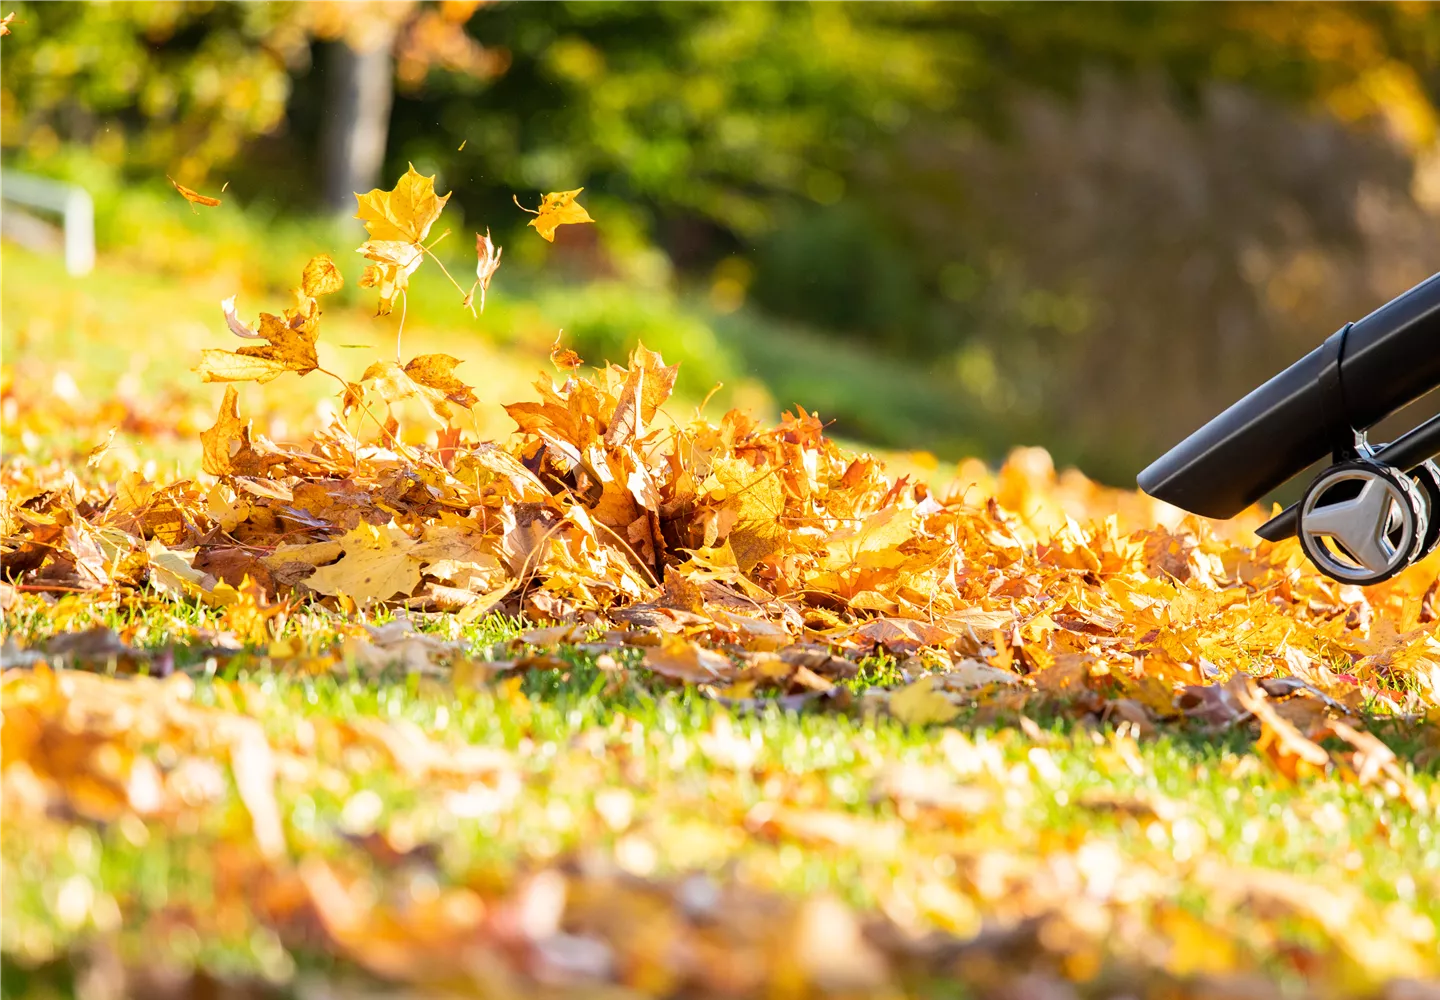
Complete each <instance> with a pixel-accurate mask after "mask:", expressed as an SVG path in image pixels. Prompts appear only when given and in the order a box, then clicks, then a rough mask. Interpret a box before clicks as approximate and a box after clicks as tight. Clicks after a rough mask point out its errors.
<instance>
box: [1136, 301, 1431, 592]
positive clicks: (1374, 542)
mask: <svg viewBox="0 0 1440 1000" xmlns="http://www.w3.org/2000/svg"><path fill="white" fill-rule="evenodd" d="M1437 386H1440V274H1436V275H1434V276H1432V277H1431V278H1429V279H1428V280H1426V281H1423V282H1421V283H1420V284H1418V285H1416V286H1415V287H1414V288H1412V289H1410V290H1409V291H1408V292H1405V293H1404V294H1403V295H1400V296H1398V297H1397V298H1395V299H1392V300H1391V301H1390V302H1388V303H1386V304H1385V305H1384V306H1381V307H1380V308H1379V309H1377V310H1375V311H1374V312H1373V313H1371V314H1370V315H1368V316H1366V317H1365V318H1364V319H1362V320H1359V321H1358V322H1355V323H1348V324H1346V325H1345V326H1344V327H1342V328H1341V329H1340V330H1338V331H1336V332H1335V333H1334V334H1333V335H1331V336H1330V337H1329V338H1328V339H1327V340H1326V341H1325V342H1324V343H1323V344H1321V345H1320V346H1319V347H1317V348H1315V350H1313V351H1311V352H1310V353H1309V354H1307V355H1305V357H1303V358H1301V359H1300V360H1299V361H1297V362H1295V363H1294V364H1293V365H1291V366H1290V367H1289V368H1286V369H1285V370H1284V371H1282V372H1280V374H1278V375H1276V376H1275V377H1274V378H1272V379H1270V381H1268V382H1266V383H1265V384H1264V385H1262V386H1260V387H1259V388H1258V389H1256V390H1254V391H1253V392H1251V393H1250V394H1249V395H1248V396H1246V397H1245V398H1244V399H1242V400H1240V401H1239V402H1237V403H1235V404H1234V405H1233V406H1231V407H1230V408H1229V409H1227V410H1226V411H1225V412H1224V413H1222V414H1220V415H1219V416H1218V417H1215V418H1214V419H1213V420H1211V421H1210V422H1209V423H1207V424H1206V425H1205V426H1203V427H1201V428H1200V429H1199V430H1197V431H1196V432H1195V433H1193V434H1191V435H1190V436H1189V437H1187V438H1186V439H1185V440H1184V441H1181V442H1180V443H1179V444H1178V445H1176V446H1175V447H1174V448H1172V449H1170V451H1168V452H1166V453H1165V454H1164V455H1162V456H1161V457H1160V458H1158V459H1157V460H1156V461H1155V462H1154V463H1152V464H1151V465H1150V467H1149V468H1147V469H1146V470H1145V471H1144V472H1142V473H1140V475H1139V477H1138V482H1139V485H1140V488H1141V489H1142V490H1144V491H1145V492H1146V493H1148V494H1150V495H1151V496H1153V497H1156V498H1158V499H1160V500H1164V501H1166V502H1167V503H1171V504H1174V505H1175V506H1177V507H1180V508H1182V509H1184V510H1188V511H1190V512H1192V513H1195V514H1201V515H1203V516H1205V517H1212V518H1229V517H1234V516H1235V515H1236V514H1238V513H1240V512H1241V511H1242V510H1244V509H1245V508H1246V507H1248V506H1250V505H1251V504H1253V503H1255V502H1256V501H1257V500H1259V499H1260V498H1261V497H1263V496H1265V494H1267V493H1269V492H1270V491H1271V490H1273V489H1275V488H1276V487H1277V486H1280V485H1281V484H1282V483H1285V482H1286V481H1288V480H1290V479H1292V478H1294V477H1295V476H1297V475H1299V474H1300V473H1301V472H1303V471H1304V470H1305V469H1307V468H1308V467H1310V466H1311V465H1312V464H1314V463H1315V462H1317V461H1319V460H1320V459H1322V458H1324V457H1325V456H1326V455H1327V454H1329V455H1330V456H1331V458H1332V465H1331V466H1330V467H1329V468H1327V469H1326V470H1324V471H1323V472H1322V473H1321V474H1320V475H1319V476H1318V477H1316V479H1315V481H1314V482H1313V483H1311V485H1310V488H1309V489H1307V490H1306V493H1305V496H1304V497H1303V498H1302V500H1301V501H1300V502H1299V503H1297V504H1295V505H1294V506H1293V507H1291V508H1288V509H1287V510H1286V511H1284V512H1283V513H1282V514H1280V515H1278V516H1277V517H1275V518H1273V519H1272V520H1271V521H1269V522H1268V523H1267V524H1265V525H1264V526H1262V527H1261V528H1260V529H1259V533H1260V535H1261V536H1262V537H1265V538H1269V539H1271V540H1278V539H1280V538H1285V537H1289V536H1290V535H1294V534H1297V533H1298V534H1299V535H1300V541H1301V544H1302V546H1304V548H1305V551H1306V554H1307V555H1309V556H1310V558H1311V559H1312V560H1313V561H1314V562H1315V563H1316V565H1317V566H1318V567H1319V568H1320V569H1321V570H1322V571H1323V572H1325V573H1327V574H1328V575H1330V576H1332V577H1335V578H1337V579H1342V580H1345V581H1346V582H1353V583H1361V584H1364V583H1373V582H1378V581H1379V580H1382V579H1385V578H1387V577H1389V576H1393V575H1394V574H1395V573H1398V572H1399V571H1400V570H1402V569H1404V568H1405V566H1407V565H1409V564H1410V562H1412V561H1414V560H1415V559H1418V558H1420V557H1421V556H1423V555H1424V554H1426V552H1428V551H1429V548H1431V547H1433V541H1432V540H1431V539H1430V536H1432V535H1436V536H1440V510H1436V511H1435V517H1434V519H1433V520H1434V521H1435V524H1434V526H1433V530H1431V525H1430V521H1431V520H1432V518H1431V509H1432V508H1433V507H1436V506H1440V470H1437V468H1436V466H1435V464H1434V463H1432V462H1430V461H1429V460H1430V459H1431V458H1433V457H1434V456H1435V455H1436V454H1440V417H1436V418H1433V419H1431V420H1428V421H1426V422H1425V423H1423V424H1421V425H1420V426H1418V427H1416V428H1414V429H1413V430H1411V431H1410V432H1408V433H1406V434H1405V435H1403V436H1402V437H1400V438H1398V439H1396V440H1395V441H1393V442H1391V443H1390V444H1388V445H1384V446H1376V447H1372V446H1371V445H1370V444H1369V443H1368V442H1367V441H1366V439H1365V431H1366V430H1368V429H1369V428H1370V427H1372V426H1374V425H1375V424H1376V423H1378V422H1379V421H1381V420H1382V419H1384V418H1385V417H1387V416H1389V415H1390V414H1392V413H1394V412H1395V411H1397V410H1399V409H1400V408H1402V407H1404V406H1405V405H1407V404H1409V403H1411V402H1413V401H1414V400H1416V399H1418V398H1419V397H1421V396H1423V395H1424V394H1425V393H1427V392H1429V391H1430V390H1431V389H1434V388H1436V387H1437ZM1341 466H1345V470H1344V474H1343V475H1341V474H1340V472H1339V471H1337V470H1339V468H1340V467H1341Z"/></svg>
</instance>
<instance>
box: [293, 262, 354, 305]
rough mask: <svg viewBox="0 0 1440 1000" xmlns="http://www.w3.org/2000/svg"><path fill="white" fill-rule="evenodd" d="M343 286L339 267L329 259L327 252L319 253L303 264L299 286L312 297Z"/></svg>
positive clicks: (343, 281)
mask: <svg viewBox="0 0 1440 1000" xmlns="http://www.w3.org/2000/svg"><path fill="white" fill-rule="evenodd" d="M343 287H345V279H344V278H343V277H341V275H340V269H339V268H338V267H336V266H335V262H334V261H333V260H331V259H330V255H329V254H323V253H322V254H320V255H318V256H316V257H312V258H311V259H310V263H308V264H306V265H305V272H304V274H303V275H302V276H301V278H300V288H301V290H303V291H304V292H305V294H306V295H308V296H310V297H311V298H312V299H313V298H315V297H316V296H318V295H329V294H331V293H332V292H338V291H340V289H341V288H343Z"/></svg>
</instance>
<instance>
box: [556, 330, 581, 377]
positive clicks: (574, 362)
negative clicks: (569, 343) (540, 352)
mask: <svg viewBox="0 0 1440 1000" xmlns="http://www.w3.org/2000/svg"><path fill="white" fill-rule="evenodd" d="M564 333H565V331H564V330H561V331H560V332H559V333H557V334H555V343H553V344H551V345H550V363H551V364H552V365H554V366H555V367H556V368H558V369H560V370H561V371H562V372H571V371H574V370H575V369H576V368H579V367H580V366H581V365H583V364H584V363H585V359H584V358H582V357H581V356H580V355H578V354H576V353H575V352H574V351H572V350H571V349H570V348H568V347H561V346H560V337H561V336H562V335H563V334H564Z"/></svg>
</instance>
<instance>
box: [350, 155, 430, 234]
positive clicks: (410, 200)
mask: <svg viewBox="0 0 1440 1000" xmlns="http://www.w3.org/2000/svg"><path fill="white" fill-rule="evenodd" d="M355 199H356V201H357V202H358V203H359V211H358V212H356V213H355V218H357V219H360V220H361V221H362V222H364V223H365V230H366V232H368V233H369V234H370V239H372V240H382V241H396V242H401V243H420V242H422V241H423V240H424V239H425V237H426V236H428V235H429V233H430V227H431V226H433V225H434V224H435V220H436V219H438V218H440V213H441V211H442V210H444V208H445V202H447V201H449V200H450V196H449V195H448V194H447V195H445V196H444V197H440V196H438V195H436V194H435V177H434V175H431V176H429V177H422V176H421V175H420V174H419V173H417V172H416V170H415V167H414V165H413V164H412V165H411V166H410V169H408V170H407V171H405V176H404V177H401V178H400V181H399V183H397V184H396V185H395V187H394V188H393V189H392V190H390V191H382V190H380V189H379V188H375V189H374V190H373V191H371V192H370V193H369V194H358V193H357V194H356V195H355Z"/></svg>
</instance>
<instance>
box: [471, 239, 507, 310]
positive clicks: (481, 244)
mask: <svg viewBox="0 0 1440 1000" xmlns="http://www.w3.org/2000/svg"><path fill="white" fill-rule="evenodd" d="M504 252H505V248H504V247H497V246H496V245H495V244H494V243H493V242H492V241H491V239H490V230H488V229H487V230H485V235H484V236H481V235H480V234H479V233H476V234H475V256H476V263H475V288H479V289H480V311H481V312H482V313H483V312H484V311H485V293H486V292H487V291H489V289H490V279H491V278H493V277H495V272H496V271H498V270H499V269H500V255H501V254H502V253H504ZM471 294H474V288H472V289H471Z"/></svg>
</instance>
